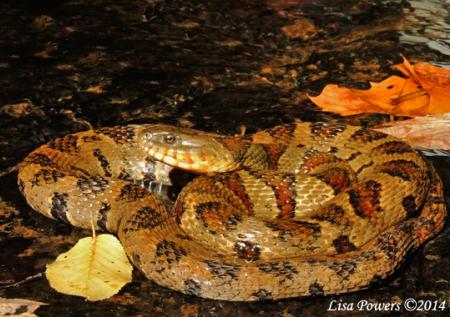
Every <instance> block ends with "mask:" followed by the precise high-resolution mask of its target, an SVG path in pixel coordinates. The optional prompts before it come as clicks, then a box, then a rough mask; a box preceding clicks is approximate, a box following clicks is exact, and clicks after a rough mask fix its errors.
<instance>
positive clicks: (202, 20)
mask: <svg viewBox="0 0 450 317" xmlns="http://www.w3.org/2000/svg"><path fill="white" fill-rule="evenodd" d="M0 13H1V14H0V87H1V89H0V127H1V128H0V170H5V169H6V168H8V167H10V166H14V165H15V164H17V163H18V162H19V161H20V160H21V159H23V157H24V156H25V155H26V154H27V153H28V152H30V151H31V150H33V149H34V148H35V147H37V146H38V145H40V144H43V143H45V142H47V141H49V140H51V139H52V138H54V137H56V136H60V135H63V134H66V133H69V132H75V131H81V130H85V129H86V128H87V126H88V125H89V124H90V125H91V126H93V127H103V126H112V125H118V124H127V123H144V122H145V123H155V122H162V123H169V124H175V125H180V126H189V127H195V128H199V129H204V130H208V131H215V132H221V133H239V131H240V127H241V126H245V127H246V129H247V131H248V132H254V131H256V130H258V129H261V128H267V127H271V126H274V125H276V124H280V123H283V122H292V121H293V120H294V119H295V118H300V119H303V120H313V121H317V120H334V119H338V116H334V115H330V114H326V113H321V112H318V111H317V108H316V107H315V106H314V105H313V104H312V103H311V102H309V101H308V100H307V98H306V97H305V93H310V94H317V93H319V92H320V91H321V89H322V88H323V86H324V85H325V84H327V83H337V84H345V85H347V86H352V87H359V88H366V87H368V82H369V81H379V80H381V79H384V78H386V77H387V76H389V75H391V74H394V71H393V70H391V68H390V66H391V65H393V64H396V63H399V62H401V57H400V55H401V54H403V55H405V56H407V57H408V58H409V59H410V60H411V61H413V62H415V61H419V60H423V61H427V62H431V63H434V64H437V65H442V66H447V67H448V66H449V64H450V62H449V60H450V57H449V56H450V53H449V51H450V44H449V25H450V18H449V3H448V1H445V0H440V1H439V0H433V1H355V0H350V1H348V0H347V1H341V0H338V1H325V0H323V1H307V0H304V1H301V0H286V1H278V0H268V1H267V2H264V1H223V0H211V1H185V0H181V1H170V0H169V1H156V0H147V1H137V0H132V1H112V0H111V1H79V0H74V1H57V0H47V1H32V0H29V1H12V0H11V1H2V2H1V3H0ZM385 120H387V117H386V116H376V115H362V116H357V117H352V118H347V119H346V121H347V122H349V123H355V124H367V125H372V124H375V123H379V122H381V121H385ZM449 161H450V160H449V159H448V158H434V159H433V163H435V165H436V166H437V168H438V171H439V173H440V175H441V176H442V178H443V180H444V182H445V183H446V195H447V197H446V198H447V202H448V201H449V200H448V198H449V188H450V187H449V185H450V169H449ZM0 197H1V198H2V201H0V250H1V252H0V283H6V282H12V281H17V280H21V279H23V278H25V277H27V276H30V275H33V274H36V273H39V272H43V271H44V269H45V264H46V263H49V262H51V261H53V259H54V258H55V257H56V256H57V254H59V253H60V252H62V251H65V250H67V249H68V248H69V247H70V246H71V245H73V244H74V243H75V242H76V240H77V239H78V238H80V237H83V236H86V235H89V232H84V231H82V230H79V229H74V228H71V227H68V226H66V225H63V224H58V223H55V222H52V221H50V220H48V219H45V218H44V217H42V216H40V215H38V214H37V213H35V212H33V211H32V210H31V209H30V207H28V206H27V205H26V203H25V201H24V199H23V198H22V197H21V196H20V194H19V192H18V189H17V185H16V175H15V173H10V174H8V175H6V176H3V177H0ZM6 204H9V205H10V206H14V208H8V207H6ZM18 213H19V214H18ZM449 241H450V232H449V230H448V228H447V227H446V229H445V230H444V232H442V233H441V234H440V235H439V236H438V237H437V238H435V239H434V240H432V241H431V242H429V243H428V244H427V245H426V246H425V247H424V248H421V249H420V250H419V251H418V252H416V253H414V254H413V255H412V256H410V257H409V258H408V259H407V261H406V262H405V264H404V265H403V266H402V268H401V269H400V270H399V271H398V272H396V273H395V274H394V275H393V276H392V277H391V278H390V279H389V280H387V281H385V282H383V283H380V284H378V285H375V286H374V287H373V288H372V289H371V290H367V291H361V292H358V293H354V294H348V295H343V296H332V297H316V298H306V299H293V300H286V301H280V302H272V303H271V302H266V303H250V304H247V303H228V302H219V301H210V300H203V299H200V298H195V297H190V296H184V295H180V294H178V293H175V292H171V291H169V290H167V289H165V288H161V287H159V286H157V285H155V284H153V283H152V282H150V281H147V280H146V279H145V278H144V277H143V276H142V274H140V273H139V272H135V277H134V279H133V282H132V283H131V284H129V285H127V286H126V287H125V288H124V289H123V290H122V291H121V292H120V294H119V295H117V296H114V297H113V298H111V299H108V300H105V301H102V302H96V303H90V302H86V301H84V300H82V299H80V298H77V297H72V296H65V295H62V294H58V293H56V292H55V291H53V290H52V289H51V288H50V287H49V286H48V283H47V281H46V280H45V279H43V278H40V279H36V280H34V281H32V282H29V283H26V284H23V285H21V286H19V287H16V288H7V289H0V297H8V298H12V297H18V298H28V299H34V300H39V301H43V302H46V303H48V304H49V305H48V306H45V307H42V308H40V309H39V310H38V315H39V316H80V315H89V316H127V315H130V316H135V315H138V316H183V317H184V316H242V317H245V316H283V317H290V316H319V315H323V314H325V313H326V312H327V308H329V306H330V303H331V301H332V300H333V299H335V300H337V301H341V302H342V303H355V305H356V303H358V301H361V300H367V301H370V302H378V303H390V302H399V301H402V300H405V299H407V298H415V299H420V298H422V299H431V300H440V301H442V300H446V301H448V300H449V299H450V295H449V294H450V287H449V280H450V272H449V269H448V268H449V266H450V255H449V253H448V251H447V250H448V243H449ZM355 310H356V308H355ZM332 314H333V315H337V316H338V315H342V316H347V315H351V316H365V315H370V316H377V315H382V314H383V313H380V312H378V313H377V312H367V311H362V312H358V311H353V312H334V313H332ZM389 314H390V315H392V314H393V313H392V312H391V313H389ZM394 314H395V313H394ZM396 314H399V313H398V312H397V313H396ZM411 314H412V313H411ZM415 314H416V315H433V316H434V315H437V313H436V312H429V313H425V312H416V313H415Z"/></svg>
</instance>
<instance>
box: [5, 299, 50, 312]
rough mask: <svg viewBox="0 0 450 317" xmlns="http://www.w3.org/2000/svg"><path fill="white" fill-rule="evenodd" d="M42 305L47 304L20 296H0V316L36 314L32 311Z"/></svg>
mask: <svg viewBox="0 0 450 317" xmlns="http://www.w3.org/2000/svg"><path fill="white" fill-rule="evenodd" d="M42 305H47V304H46V303H41V302H36V301H34V300H28V299H22V298H3V297H0V316H36V315H34V314H33V313H34V311H35V310H36V309H38V308H39V307H40V306H42ZM25 314H26V315H25Z"/></svg>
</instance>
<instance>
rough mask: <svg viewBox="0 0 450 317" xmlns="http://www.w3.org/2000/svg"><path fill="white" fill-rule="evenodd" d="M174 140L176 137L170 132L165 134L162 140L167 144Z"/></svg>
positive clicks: (172, 142)
mask: <svg viewBox="0 0 450 317" xmlns="http://www.w3.org/2000/svg"><path fill="white" fill-rule="evenodd" d="M175 141H176V138H175V136H174V135H172V134H166V135H165V136H164V142H166V143H167V144H174V143H175Z"/></svg>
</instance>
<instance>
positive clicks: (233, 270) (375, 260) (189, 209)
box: [18, 123, 446, 301]
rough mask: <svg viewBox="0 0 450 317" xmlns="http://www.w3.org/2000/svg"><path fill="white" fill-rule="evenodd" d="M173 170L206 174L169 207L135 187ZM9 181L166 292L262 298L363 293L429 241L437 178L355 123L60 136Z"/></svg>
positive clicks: (439, 196)
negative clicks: (101, 235)
mask: <svg viewBox="0 0 450 317" xmlns="http://www.w3.org/2000/svg"><path fill="white" fill-rule="evenodd" d="M171 166H173V167H177V168H181V169H186V170H190V171H194V172H196V173H198V174H203V175H199V176H197V177H195V178H194V179H193V180H192V181H190V182H189V183H188V184H187V185H186V186H184V188H183V189H182V190H181V192H180V193H179V195H178V198H177V200H176V202H175V203H171V202H170V199H168V197H167V196H166V195H163V194H159V192H158V191H155V192H154V193H152V192H151V191H149V190H147V189H145V188H143V187H142V186H140V185H139V184H136V183H139V182H141V183H142V182H144V181H145V180H150V181H152V182H159V183H165V184H170V173H169V172H170V170H171ZM18 179H19V180H18V183H19V188H20V190H21V192H22V193H23V194H24V195H25V197H26V199H27V201H28V203H29V204H30V205H31V206H32V207H33V208H34V209H36V210H37V211H39V212H40V213H42V214H44V215H45V216H47V217H50V218H55V219H60V220H63V221H65V222H67V223H70V224H72V225H74V226H79V227H84V228H90V226H91V222H92V221H94V222H95V223H96V225H97V226H98V228H102V229H105V230H107V231H110V232H112V233H115V234H117V235H118V237H119V239H120V241H121V242H122V244H123V246H124V247H125V250H126V252H127V254H128V256H129V258H130V259H131V260H132V262H133V264H134V265H135V266H137V267H138V268H140V269H141V270H142V271H143V272H144V273H145V274H146V276H147V277H148V278H150V279H151V280H153V281H155V282H156V283H158V284H160V285H163V286H166V287H168V288H171V289H174V290H177V291H180V292H183V293H186V294H191V295H196V296H201V297H205V298H213V299H222V300H240V301H253V300H266V299H273V300H275V299H280V298H287V297H295V296H308V295H322V294H325V295H326V294H337V293H344V292H350V291H355V290H358V289H362V288H366V287H368V286H370V285H371V284H372V283H374V282H376V281H378V280H380V279H383V278H385V277H386V276H387V275H389V274H391V273H392V272H393V271H394V270H395V269H396V268H397V267H398V266H399V265H400V264H401V262H402V261H403V260H404V258H405V256H406V254H407V253H409V252H411V251H412V250H414V249H416V248H417V247H418V246H420V245H421V244H422V243H423V242H424V241H425V240H427V239H428V238H430V237H431V236H433V235H434V234H436V233H437V232H438V231H439V230H440V229H441V228H442V227H443V224H444V218H445V215H446V210H445V203H444V199H443V192H442V184H441V181H440V179H439V177H438V176H437V174H436V172H435V171H434V170H433V168H432V167H431V166H429V165H428V164H427V163H426V162H425V161H424V160H423V159H422V158H421V156H420V155H419V154H418V153H416V152H415V151H414V150H413V149H412V148H411V147H410V146H409V145H407V144H406V143H404V142H402V141H399V140H397V139H394V138H392V137H389V136H387V135H385V134H382V133H379V132H375V131H371V130H368V129H366V128H362V127H357V126H347V125H344V124H325V123H293V124H288V125H281V126H277V127H274V128H272V129H270V130H265V131H261V132H258V133H255V134H253V135H248V136H222V135H216V134H212V133H204V132H200V131H196V130H190V129H178V128H175V127H171V126H165V125H129V126H120V127H113V128H102V129H98V130H92V131H85V132H80V133H75V134H70V135H66V136H65V137H62V138H59V139H56V140H54V141H52V142H50V143H48V144H46V145H43V146H41V147H39V148H38V149H36V150H35V151H33V152H32V153H31V154H30V155H29V156H28V157H27V158H26V159H25V160H24V161H23V163H22V164H21V166H20V169H19V176H18Z"/></svg>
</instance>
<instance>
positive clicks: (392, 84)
mask: <svg viewBox="0 0 450 317" xmlns="http://www.w3.org/2000/svg"><path fill="white" fill-rule="evenodd" d="M394 68H396V69H398V70H399V71H400V72H402V73H403V74H404V75H405V76H406V78H404V77H399V76H390V77H389V78H386V79H385V80H383V81H382V82H379V83H370V86H371V87H370V89H368V90H361V89H352V88H346V87H339V86H337V85H327V86H325V88H324V89H323V91H322V93H321V94H320V95H319V96H317V97H311V96H308V97H309V98H310V99H311V101H312V102H314V103H315V104H316V105H318V106H319V107H320V108H322V110H324V111H330V112H335V113H339V114H341V115H343V116H350V115H354V114H359V113H367V112H370V113H387V114H393V115H399V116H409V117H414V116H421V115H427V114H443V113H447V112H450V70H448V69H444V68H441V67H437V66H433V65H430V64H428V63H424V62H421V63H417V64H415V65H411V64H410V63H409V62H408V60H407V59H406V58H403V64H398V65H395V66H394Z"/></svg>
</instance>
